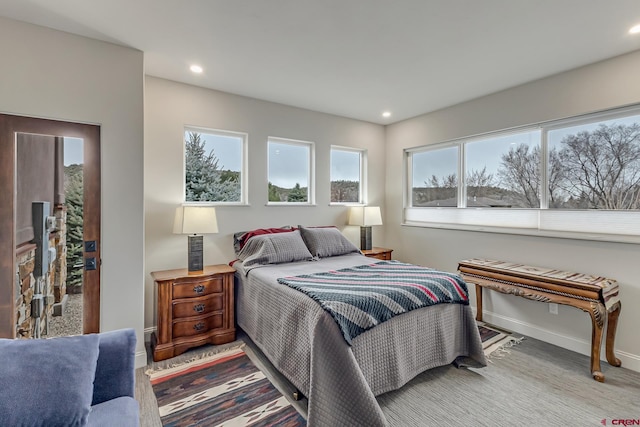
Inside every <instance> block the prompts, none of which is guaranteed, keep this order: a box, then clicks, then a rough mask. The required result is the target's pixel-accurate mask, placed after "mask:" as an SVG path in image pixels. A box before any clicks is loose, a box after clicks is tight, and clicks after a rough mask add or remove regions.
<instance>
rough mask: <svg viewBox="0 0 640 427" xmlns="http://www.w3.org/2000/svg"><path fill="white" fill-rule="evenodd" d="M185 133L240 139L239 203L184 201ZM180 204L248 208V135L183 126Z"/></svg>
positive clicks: (185, 190)
mask: <svg viewBox="0 0 640 427" xmlns="http://www.w3.org/2000/svg"><path fill="white" fill-rule="evenodd" d="M185 132H197V133H206V134H209V135H220V136H228V137H232V138H242V153H241V156H242V158H241V159H240V201H239V202H209V201H206V202H195V201H186V200H185V196H186V192H187V189H186V185H187V183H186V182H185V174H186V169H187V165H186V155H185V153H186V151H185V150H186V147H185V143H186V141H185V138H184V134H185ZM182 200H183V202H182V204H183V205H184V206H249V134H248V133H246V132H236V131H231V130H223V129H212V128H206V127H202V126H192V125H185V126H184V129H183V130H182Z"/></svg>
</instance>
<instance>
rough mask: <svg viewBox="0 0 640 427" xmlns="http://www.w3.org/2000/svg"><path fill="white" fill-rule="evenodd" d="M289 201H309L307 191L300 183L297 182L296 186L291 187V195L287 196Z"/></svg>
mask: <svg viewBox="0 0 640 427" xmlns="http://www.w3.org/2000/svg"><path fill="white" fill-rule="evenodd" d="M287 201H288V202H306V201H307V192H306V190H303V189H302V188H300V184H298V183H297V182H296V186H295V187H293V188H292V189H291V191H290V192H289V196H288V197H287Z"/></svg>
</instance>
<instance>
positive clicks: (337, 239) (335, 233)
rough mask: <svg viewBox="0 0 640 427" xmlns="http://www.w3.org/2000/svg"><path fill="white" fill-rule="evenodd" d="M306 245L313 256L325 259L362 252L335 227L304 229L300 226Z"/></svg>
mask: <svg viewBox="0 0 640 427" xmlns="http://www.w3.org/2000/svg"><path fill="white" fill-rule="evenodd" d="M298 228H299V229H300V233H301V234H302V239H303V240H304V243H305V244H306V245H307V247H308V248H309V251H310V252H311V255H313V256H314V257H318V258H325V257H331V256H337V255H345V254H350V253H353V252H360V249H358V248H357V247H356V246H355V245H354V244H353V243H351V242H350V241H349V240H348V239H347V238H346V237H344V235H343V234H342V233H341V232H340V230H338V229H337V228H335V227H303V226H301V225H299V226H298Z"/></svg>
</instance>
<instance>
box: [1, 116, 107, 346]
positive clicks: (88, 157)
mask: <svg viewBox="0 0 640 427" xmlns="http://www.w3.org/2000/svg"><path fill="white" fill-rule="evenodd" d="M17 133H32V134H39V135H52V136H68V137H75V138H82V139H83V141H84V143H83V157H84V164H83V167H82V170H83V185H84V196H83V197H84V201H83V203H84V205H83V221H84V223H83V240H84V241H88V240H95V241H96V251H95V252H91V253H85V252H84V251H83V257H84V258H88V257H95V259H96V268H95V270H85V271H84V276H83V284H82V287H83V289H82V294H83V310H82V312H83V315H82V317H83V319H82V327H83V333H85V334H89V333H97V332H99V331H100V268H101V244H100V243H101V239H100V223H101V215H100V214H101V206H100V203H101V195H100V188H101V184H100V176H101V173H100V126H97V125H90V124H83V123H73V122H64V121H58V120H49V119H40V118H34V117H24V116H16V115H10V114H0V284H2V286H0V337H3V338H15V337H16V317H15V300H16V295H15V283H16V272H15V262H16V240H15V215H16V214H15V205H16V174H17V171H16V140H17V138H16V134H17ZM7 284H8V285H9V286H7ZM7 288H8V289H7Z"/></svg>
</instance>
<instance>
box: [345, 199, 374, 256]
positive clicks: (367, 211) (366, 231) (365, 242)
mask: <svg viewBox="0 0 640 427" xmlns="http://www.w3.org/2000/svg"><path fill="white" fill-rule="evenodd" d="M349 225H359V226H360V249H361V250H363V251H364V250H369V249H371V226H372V225H382V215H380V206H353V207H351V208H350V210H349Z"/></svg>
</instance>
